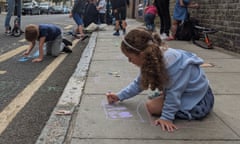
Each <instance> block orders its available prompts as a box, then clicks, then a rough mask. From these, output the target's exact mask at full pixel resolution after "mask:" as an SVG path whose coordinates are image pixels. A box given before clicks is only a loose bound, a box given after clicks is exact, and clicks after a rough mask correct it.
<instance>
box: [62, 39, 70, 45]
mask: <svg viewBox="0 0 240 144" xmlns="http://www.w3.org/2000/svg"><path fill="white" fill-rule="evenodd" d="M62 42H63V43H64V44H65V46H69V45H70V46H72V42H70V41H69V40H67V39H65V38H63V39H62Z"/></svg>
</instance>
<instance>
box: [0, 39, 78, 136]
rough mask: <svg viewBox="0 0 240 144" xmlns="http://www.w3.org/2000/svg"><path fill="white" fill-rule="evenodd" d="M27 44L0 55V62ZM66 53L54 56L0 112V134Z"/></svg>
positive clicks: (75, 41)
mask: <svg viewBox="0 0 240 144" xmlns="http://www.w3.org/2000/svg"><path fill="white" fill-rule="evenodd" d="M78 41H79V40H74V41H73V45H72V47H71V48H73V47H75V46H76V44H77V43H78ZM27 47H28V46H21V47H19V48H17V49H15V50H12V51H10V52H7V53H5V54H3V55H1V56H0V62H3V61H6V60H8V59H10V58H11V57H13V56H14V55H17V54H19V53H21V52H23V51H24V50H26V49H27ZM66 56H67V54H61V55H59V56H58V57H56V58H55V59H54V60H53V62H52V63H50V64H49V65H48V66H47V67H46V68H45V69H44V70H43V71H42V72H41V73H40V74H39V75H38V76H37V78H36V79H34V80H33V81H32V82H31V83H30V84H29V85H28V86H27V87H26V88H25V89H24V90H23V91H21V92H20V93H19V94H18V95H17V96H16V97H15V98H14V99H13V100H12V101H11V103H9V104H8V105H7V106H6V107H5V108H4V109H3V111H2V112H1V113H0V135H1V134H2V132H3V131H4V130H5V129H6V128H7V126H8V125H9V123H10V122H11V121H12V120H13V118H14V117H15V116H16V115H17V113H18V112H19V111H20V110H21V109H22V108H23V107H24V106H25V105H26V103H27V102H28V101H29V100H30V99H31V97H32V96H33V95H34V93H35V92H36V91H37V90H38V89H39V88H40V87H41V86H42V84H44V82H45V81H46V80H47V79H48V77H49V76H50V75H51V73H52V72H53V71H54V70H55V69H56V68H57V67H58V66H59V64H61V62H62V61H63V60H64V59H65V57H66Z"/></svg>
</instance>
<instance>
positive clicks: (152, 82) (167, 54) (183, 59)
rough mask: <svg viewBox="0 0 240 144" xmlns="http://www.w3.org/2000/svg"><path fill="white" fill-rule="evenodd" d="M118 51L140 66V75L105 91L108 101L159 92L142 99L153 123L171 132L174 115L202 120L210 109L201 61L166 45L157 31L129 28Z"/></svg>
mask: <svg viewBox="0 0 240 144" xmlns="http://www.w3.org/2000/svg"><path fill="white" fill-rule="evenodd" d="M121 50H122V53H123V54H124V55H125V56H126V57H127V58H128V60H129V62H131V63H133V64H134V65H136V66H137V67H139V68H140V74H139V75H138V76H137V77H136V78H135V80H134V81H133V82H131V83H130V84H129V85H128V86H126V87H125V88H123V89H122V90H121V91H119V92H118V93H116V94H115V93H113V92H111V93H107V94H106V96H107V100H108V102H109V104H112V103H115V102H118V101H123V100H126V99H129V98H132V97H134V96H136V95H138V94H139V93H140V92H142V91H143V90H147V89H149V88H150V89H151V90H159V91H161V92H162V93H161V94H160V95H162V96H158V97H155V98H153V99H149V100H148V101H147V102H146V107H147V110H148V111H149V113H150V114H152V115H159V116H160V117H159V119H157V120H156V121H155V125H159V126H160V127H161V128H162V130H166V131H168V132H173V131H174V130H175V129H177V126H176V125H175V124H174V123H173V121H174V119H175V118H181V119H187V120H195V119H202V118H204V117H205V116H207V114H208V113H209V112H210V111H211V110H212V108H213V104H214V96H213V93H212V91H211V88H210V85H209V81H208V79H207V77H206V75H205V73H204V71H203V69H202V68H201V67H200V65H201V64H203V60H202V59H201V58H199V57H198V56H196V55H195V54H193V53H190V52H187V51H184V50H180V49H173V48H167V47H166V46H163V45H162V43H161V39H160V37H159V35H158V34H156V33H151V32H149V31H147V30H145V29H144V28H136V29H133V30H131V31H130V32H129V33H128V34H127V35H126V36H125V37H124V38H123V40H122V42H121Z"/></svg>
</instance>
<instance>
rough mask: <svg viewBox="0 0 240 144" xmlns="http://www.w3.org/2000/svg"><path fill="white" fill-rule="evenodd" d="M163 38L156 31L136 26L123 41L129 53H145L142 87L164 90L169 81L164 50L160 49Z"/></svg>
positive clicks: (123, 49) (125, 50)
mask: <svg viewBox="0 0 240 144" xmlns="http://www.w3.org/2000/svg"><path fill="white" fill-rule="evenodd" d="M160 46H161V39H160V37H159V35H158V34H156V32H153V33H152V32H149V31H147V30H145V29H144V28H136V29H133V30H131V31H130V32H128V33H127V35H126V36H125V37H124V40H123V41H122V43H121V50H122V51H123V52H127V53H134V54H136V55H140V53H141V54H142V55H143V58H144V60H143V65H142V66H141V67H140V69H141V87H142V89H144V90H146V89H148V88H150V89H151V90H155V89H158V90H164V88H165V87H166V85H167V84H168V82H169V76H168V73H167V69H166V66H165V61H164V57H163V51H162V50H161V49H160Z"/></svg>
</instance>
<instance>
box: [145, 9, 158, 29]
mask: <svg viewBox="0 0 240 144" xmlns="http://www.w3.org/2000/svg"><path fill="white" fill-rule="evenodd" d="M154 20H155V15H154V14H150V13H148V14H145V15H144V21H145V23H146V27H147V29H148V30H150V31H153V30H154V28H155V25H154Z"/></svg>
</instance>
